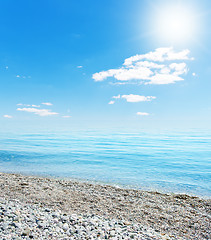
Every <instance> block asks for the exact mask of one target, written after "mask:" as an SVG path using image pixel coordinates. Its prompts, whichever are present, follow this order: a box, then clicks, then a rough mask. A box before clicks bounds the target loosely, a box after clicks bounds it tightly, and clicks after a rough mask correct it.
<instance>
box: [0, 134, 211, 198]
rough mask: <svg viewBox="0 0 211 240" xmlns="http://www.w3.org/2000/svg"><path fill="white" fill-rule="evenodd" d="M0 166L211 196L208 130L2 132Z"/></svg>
mask: <svg viewBox="0 0 211 240" xmlns="http://www.w3.org/2000/svg"><path fill="white" fill-rule="evenodd" d="M0 171H2V172H18V173H24V174H35V175H45V176H46V175H47V176H56V177H68V178H75V179H81V180H89V181H97V182H101V183H110V184H117V185H120V186H125V187H134V188H139V189H144V190H158V191H163V192H177V193H188V194H193V195H198V196H204V197H210V196H211V191H210V190H211V181H210V180H211V134H209V133H206V132H203V133H202V132H197V131H196V132H191V133H190V132H183V133H181V132H180V133H178V132H174V133H169V132H165V133H159V134H155V133H154V134H153V133H144V132H139V133H127V132H125V133H119V132H116V133H111V132H110V133H105V132H104V133H102V132H94V131H83V132H68V133H43V134H17V135H15V134H1V135H0Z"/></svg>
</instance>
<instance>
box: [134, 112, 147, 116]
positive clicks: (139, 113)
mask: <svg viewBox="0 0 211 240" xmlns="http://www.w3.org/2000/svg"><path fill="white" fill-rule="evenodd" d="M136 115H138V116H148V115H149V113H146V112H137V113H136Z"/></svg>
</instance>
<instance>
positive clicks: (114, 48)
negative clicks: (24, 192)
mask: <svg viewBox="0 0 211 240" xmlns="http://www.w3.org/2000/svg"><path fill="white" fill-rule="evenodd" d="M210 26H211V2H210V1H206V0H200V1H194V0H192V1H188V0H187V1H176V0H175V1H164V0H162V1H159V0H154V1H153V0H152V1H148V0H147V1H144V0H143V1H138V0H123V1H122V0H115V1H111V0H106V1H96V0H95V1H94V0H90V1H85V0H78V1H73V0H51V1H39V0H37V1H26V0H20V1H15V0H8V1H1V7H0V27H1V38H0V91H1V93H0V104H1V107H0V124H1V129H4V128H5V127H6V128H8V129H12V128H14V129H17V128H19V127H23V126H24V127H25V128H28V129H29V130H30V129H32V128H33V127H35V126H37V127H41V128H42V127H43V128H49V129H50V126H52V127H55V126H61V127H63V128H64V129H65V128H67V127H71V126H78V127H87V126H90V127H91V126H92V127H95V126H99V127H105V128H107V127H108V128H109V127H114V126H121V127H125V128H127V127H128V126H129V127H132V128H134V129H136V128H137V127H138V128H140V129H141V128H150V127H155V128H162V127H166V126H168V127H169V128H174V127H175V126H177V127H180V128H187V127H194V128H201V127H205V128H208V127H209V125H210V121H211V94H210V89H211V81H210V76H211V65H210V58H211V50H210V49H211V46H210V45H211V44H210V42H211V41H210V40H211V29H210Z"/></svg>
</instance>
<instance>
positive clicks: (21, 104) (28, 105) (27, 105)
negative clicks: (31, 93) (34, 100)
mask: <svg viewBox="0 0 211 240" xmlns="http://www.w3.org/2000/svg"><path fill="white" fill-rule="evenodd" d="M17 106H24V107H40V105H35V104H32V105H31V104H23V103H18V104H17Z"/></svg>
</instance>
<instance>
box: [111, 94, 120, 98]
mask: <svg viewBox="0 0 211 240" xmlns="http://www.w3.org/2000/svg"><path fill="white" fill-rule="evenodd" d="M112 98H114V99H119V98H121V96H120V94H119V95H117V96H113V97H112Z"/></svg>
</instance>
